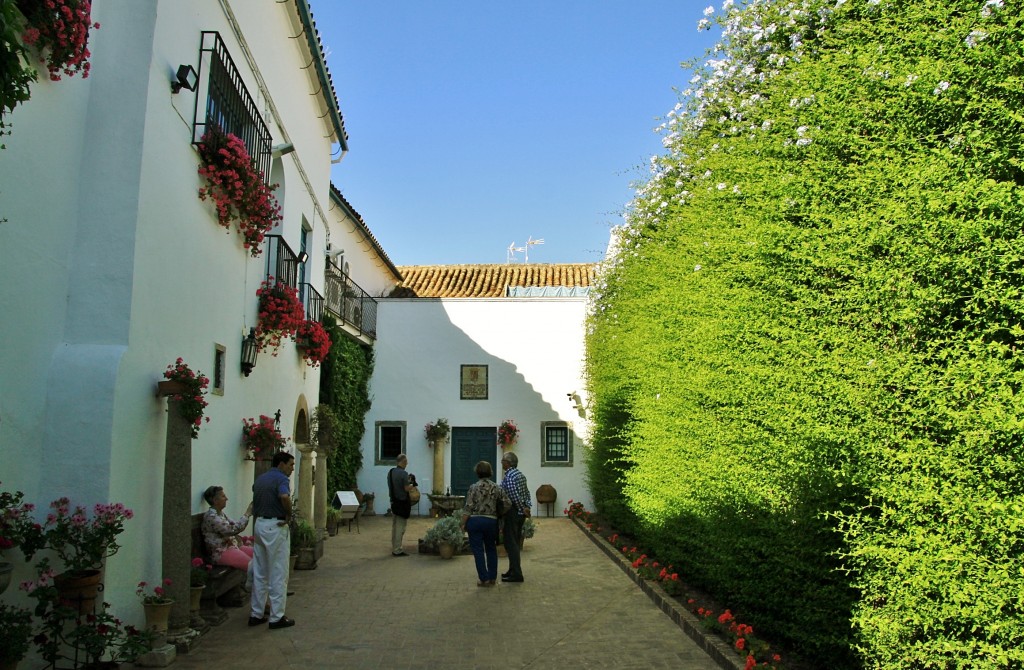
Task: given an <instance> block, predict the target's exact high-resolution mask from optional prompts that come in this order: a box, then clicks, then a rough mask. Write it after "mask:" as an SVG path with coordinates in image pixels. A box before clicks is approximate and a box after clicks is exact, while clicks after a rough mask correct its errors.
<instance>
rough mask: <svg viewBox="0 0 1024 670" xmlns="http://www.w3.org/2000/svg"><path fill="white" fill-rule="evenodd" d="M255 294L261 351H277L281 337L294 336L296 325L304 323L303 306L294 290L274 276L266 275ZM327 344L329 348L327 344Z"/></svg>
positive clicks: (299, 326)
mask: <svg viewBox="0 0 1024 670" xmlns="http://www.w3.org/2000/svg"><path fill="white" fill-rule="evenodd" d="M256 296H257V297H258V298H259V321H258V323H257V325H256V341H257V342H259V345H260V351H268V350H271V351H273V353H274V355H276V354H277V349H278V348H279V347H280V346H281V340H282V339H284V338H285V337H292V338H294V337H295V335H296V333H298V332H299V328H301V327H303V325H304V324H305V323H306V309H305V307H303V306H302V301H301V300H299V292H298V291H297V290H295V289H294V288H292V287H291V286H288V285H287V284H284V283H282V282H279V281H276V280H275V279H274V278H273V277H267V278H266V279H265V280H264V281H263V283H262V284H260V287H259V289H257V290H256ZM329 341H330V338H328V342H329ZM327 346H328V348H330V344H328V345H327Z"/></svg>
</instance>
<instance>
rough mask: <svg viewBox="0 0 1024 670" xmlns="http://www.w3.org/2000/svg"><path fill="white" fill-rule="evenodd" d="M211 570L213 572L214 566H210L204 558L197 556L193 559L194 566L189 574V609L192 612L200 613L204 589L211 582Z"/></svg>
mask: <svg viewBox="0 0 1024 670" xmlns="http://www.w3.org/2000/svg"><path fill="white" fill-rule="evenodd" d="M211 570H213V566H212V565H209V564H208V563H207V562H206V561H204V560H203V559H202V558H200V557H198V556H196V557H195V558H193V559H192V566H191V567H190V568H189V572H188V584H189V605H188V609H189V611H190V612H198V611H199V608H200V606H201V604H202V599H203V589H205V588H206V584H207V582H209V581H210V571H211Z"/></svg>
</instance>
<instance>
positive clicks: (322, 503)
mask: <svg viewBox="0 0 1024 670" xmlns="http://www.w3.org/2000/svg"><path fill="white" fill-rule="evenodd" d="M313 498H314V500H313V526H314V527H315V528H316V532H317V534H318V535H320V537H324V536H325V535H327V499H328V491H327V456H326V455H325V454H323V453H321V452H319V451H318V452H316V470H315V471H314V472H313Z"/></svg>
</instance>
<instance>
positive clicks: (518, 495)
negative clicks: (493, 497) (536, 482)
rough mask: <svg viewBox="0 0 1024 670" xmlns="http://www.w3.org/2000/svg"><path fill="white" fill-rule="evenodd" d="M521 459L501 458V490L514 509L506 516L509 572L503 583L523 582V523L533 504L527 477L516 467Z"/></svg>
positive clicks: (506, 546)
mask: <svg viewBox="0 0 1024 670" xmlns="http://www.w3.org/2000/svg"><path fill="white" fill-rule="evenodd" d="M517 465H519V457H518V456H516V455H515V454H513V453H512V452H509V453H507V454H505V455H503V456H502V457H501V467H502V469H503V470H504V471H505V475H504V476H503V477H502V478H501V488H503V489H505V493H507V494H508V497H509V498H511V499H512V509H511V510H509V512H508V514H506V515H505V531H504V532H505V551H506V552H507V553H508V572H506V573H504V574H502V575H501V581H503V582H521V581H523V568H522V565H521V564H520V561H519V558H520V556H519V552H520V548H519V547H520V544H521V543H522V541H523V522H524V521H526V517H528V516H530V508H531V507H533V502H532V501H531V500H530V489H529V488H527V486H526V477H525V476H524V475H523V473H522V472H520V471H519V470H518V469H517V468H516V466H517Z"/></svg>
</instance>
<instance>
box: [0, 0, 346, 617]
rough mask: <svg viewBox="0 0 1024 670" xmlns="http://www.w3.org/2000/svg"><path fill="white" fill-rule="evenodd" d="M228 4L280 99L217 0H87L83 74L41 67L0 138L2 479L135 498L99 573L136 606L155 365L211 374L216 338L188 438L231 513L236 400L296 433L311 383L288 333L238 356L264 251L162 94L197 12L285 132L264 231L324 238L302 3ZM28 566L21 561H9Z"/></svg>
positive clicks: (157, 551)
mask: <svg viewBox="0 0 1024 670" xmlns="http://www.w3.org/2000/svg"><path fill="white" fill-rule="evenodd" d="M225 4H226V5H227V6H228V7H230V8H232V9H233V11H234V12H235V15H236V18H237V19H238V23H239V25H240V26H241V29H242V30H243V33H244V38H245V41H246V43H247V44H248V45H249V48H250V49H251V51H252V53H253V58H254V59H255V62H256V65H257V67H258V68H259V71H260V72H261V73H262V79H263V81H264V82H266V85H267V86H268V87H269V94H270V97H272V98H273V99H274V101H275V105H276V108H277V111H278V116H277V117H275V116H274V115H272V114H270V113H269V112H268V111H267V105H266V102H265V101H266V98H267V92H266V91H263V90H262V89H261V85H260V82H259V78H258V77H257V76H256V74H255V72H253V71H252V69H251V68H250V66H249V62H248V59H246V58H245V57H244V53H243V51H244V50H243V49H242V47H241V44H240V42H239V40H238V38H237V36H236V35H235V32H234V30H233V28H232V26H231V24H230V22H229V21H228V19H227V17H226V16H225V14H224V12H223V11H222V4H221V3H219V2H209V1H208V0H149V1H142V0H139V1H137V2H132V3H130V5H131V11H125V8H126V7H127V4H126V3H125V2H123V0H95V2H94V3H93V19H94V20H95V21H98V22H99V23H100V24H101V26H102V27H101V29H99V30H94V31H92V34H91V37H90V49H91V51H92V54H93V56H92V58H91V61H92V72H91V74H90V76H89V78H88V79H84V80H83V79H81V78H78V77H75V78H69V79H65V80H63V81H61V82H49V81H46V80H45V76H44V77H43V80H41V81H39V82H37V83H36V84H34V85H33V87H32V99H31V100H30V101H29V102H27V103H25V104H23V105H20V106H19V107H18V108H17V109H16V110H15V111H14V113H13V114H12V115H11V116H10V120H11V123H12V127H11V129H12V131H13V134H12V135H10V136H9V137H5V138H4V141H5V144H6V145H7V147H8V148H7V149H6V150H4V151H2V152H0V217H6V218H7V219H8V222H7V223H4V224H2V225H0V311H2V313H3V315H4V316H3V318H0V341H3V342H4V346H3V347H0V460H2V462H3V463H4V467H3V469H2V474H0V481H2V485H0V488H3V490H7V491H11V490H21V491H24V492H25V493H26V496H27V498H28V499H30V500H32V501H33V502H36V503H37V504H38V505H39V506H40V507H41V508H42V510H43V511H44V512H45V508H46V505H47V504H48V503H49V501H51V500H53V499H55V498H57V497H59V496H63V495H67V496H69V497H71V499H72V501H73V502H75V503H82V504H86V505H89V506H91V505H92V504H93V503H97V502H107V501H118V502H123V503H124V504H126V505H127V506H129V507H131V508H132V509H133V510H134V511H135V513H136V516H135V519H133V520H132V521H130V522H129V523H128V524H127V528H126V531H125V533H124V534H123V535H122V536H121V538H120V543H121V545H122V547H123V548H122V550H121V551H120V552H119V553H118V554H117V555H116V556H114V557H112V558H111V559H109V560H108V569H107V577H106V587H107V598H108V599H109V600H110V602H112V603H115V604H119V606H120V607H122V608H127V609H121V610H120V611H119V615H121V616H125V617H126V618H129V619H133V618H137V617H139V616H140V615H141V609H139V610H138V611H135V610H136V609H138V608H137V601H136V599H135V598H134V593H133V591H134V587H135V584H136V582H138V581H139V580H140V579H146V580H149V581H153V580H156V579H158V578H159V576H160V558H161V542H162V538H161V525H162V524H161V518H160V517H161V510H162V486H163V465H164V464H163V453H164V438H165V430H166V401H164V400H158V399H156V398H155V397H154V393H155V385H156V382H157V381H158V380H159V379H160V378H161V377H162V373H163V371H164V369H165V367H166V366H167V365H168V364H169V363H172V362H173V361H174V360H175V359H176V358H177V357H178V356H181V357H182V358H184V359H185V360H186V361H187V362H188V363H189V364H190V366H191V367H192V368H193V369H198V370H201V371H202V372H204V373H205V374H207V375H208V376H210V377H211V378H212V376H213V367H214V351H215V346H216V345H218V344H219V345H223V346H224V347H225V348H226V365H225V372H226V376H225V392H224V394H223V395H213V394H210V395H208V397H207V399H208V401H209V403H210V406H209V407H208V408H207V412H206V415H207V416H208V417H210V419H211V421H210V423H208V424H204V425H203V427H202V430H201V432H200V436H199V438H198V439H196V440H195V441H194V442H193V457H192V470H193V477H192V494H191V504H192V511H193V512H200V511H203V510H204V509H205V505H204V504H203V503H202V501H201V497H200V494H201V491H202V490H203V489H205V487H206V486H208V485H210V484H214V483H216V484H220V485H222V486H224V487H225V488H226V489H227V491H228V495H229V497H230V498H231V499H232V501H231V502H230V503H229V506H228V510H227V511H228V513H229V514H231V515H234V516H237V515H238V514H240V513H241V512H242V511H243V510H244V508H245V505H246V502H247V500H248V499H249V496H250V494H249V489H250V487H251V484H252V475H253V465H252V463H250V462H247V461H244V460H242V450H241V448H240V446H239V441H240V436H241V425H242V423H241V422H242V419H243V418H246V417H255V416H258V415H259V414H261V413H262V414H267V415H273V414H274V412H275V411H276V410H278V409H280V410H281V415H282V422H281V429H282V432H284V433H285V434H286V435H292V434H293V431H294V430H295V419H296V415H297V414H298V412H299V411H300V409H302V408H308V409H309V410H312V408H313V407H315V405H316V401H317V398H318V395H319V378H320V371H319V368H310V367H308V366H307V365H306V364H305V363H304V361H303V360H302V358H301V356H300V355H299V353H298V352H297V351H296V350H295V346H294V344H292V343H291V342H290V341H286V342H285V344H284V346H283V347H282V349H281V351H280V352H279V354H278V355H277V356H271V355H270V354H267V353H264V354H261V355H260V357H259V360H258V363H257V366H256V369H255V370H254V371H253V373H252V375H251V376H250V377H248V378H245V377H243V376H242V374H241V372H240V370H239V357H240V343H241V340H242V338H243V336H244V334H245V333H247V332H248V328H249V327H251V326H254V325H256V312H257V297H256V290H257V288H258V287H259V285H260V281H261V280H262V279H263V277H264V275H265V272H266V267H265V258H266V253H265V254H264V256H261V257H259V258H256V259H253V258H251V257H250V256H249V255H248V252H246V251H245V250H244V249H243V248H242V246H241V242H240V237H239V236H238V234H237V232H235V230H234V229H232V230H231V231H226V230H225V229H223V228H221V227H219V226H218V225H217V223H216V216H215V210H214V208H213V205H212V204H211V202H209V201H206V202H201V201H200V200H199V199H198V197H197V190H198V188H199V187H200V185H201V181H200V178H199V176H198V175H197V168H198V165H199V159H198V154H197V152H196V151H195V149H194V147H193V146H192V145H191V124H192V120H193V104H194V101H195V96H196V93H192V92H189V91H188V90H182V91H181V92H179V93H178V94H177V95H173V94H172V93H171V91H170V81H171V79H172V77H173V73H174V71H175V70H176V68H177V66H178V64H179V63H192V64H197V59H198V51H199V43H200V32H201V31H202V30H216V31H219V32H220V34H221V37H222V39H223V40H224V42H225V44H226V45H227V48H228V50H229V52H230V53H231V55H232V57H233V59H234V61H235V65H236V66H237V67H238V68H239V70H240V72H241V75H242V78H243V80H244V81H245V85H246V87H247V88H248V89H249V91H250V93H251V94H252V95H253V97H254V98H256V99H257V101H258V102H259V103H260V107H261V113H264V116H265V120H266V121H267V123H268V127H269V129H270V132H271V134H272V136H273V141H274V143H279V142H282V141H284V139H285V138H287V139H288V141H291V142H293V143H294V144H295V146H296V151H295V153H293V154H290V155H287V156H284V157H283V158H281V159H280V162H279V164H278V170H277V171H276V172H278V173H280V174H281V177H282V180H283V181H284V186H285V188H284V189H283V192H284V193H285V194H286V198H285V200H284V202H283V211H284V214H285V218H284V221H283V222H282V224H281V226H280V227H279V229H278V230H275V231H274V232H275V233H276V234H280V235H283V236H284V237H285V238H286V239H287V241H288V242H289V244H290V245H291V246H292V248H293V249H296V250H297V249H298V241H299V231H300V227H301V225H302V221H303V220H306V221H307V223H308V224H309V225H310V226H311V228H312V231H311V237H310V244H311V247H312V248H317V249H321V250H322V248H323V245H324V240H325V239H326V221H325V217H324V215H323V214H322V213H323V212H325V211H326V210H327V209H328V207H329V202H328V197H329V196H328V194H329V169H330V158H331V154H332V150H334V149H336V145H332V143H331V141H330V140H329V139H327V138H325V136H326V135H327V134H328V133H329V124H328V123H327V122H325V121H324V120H323V119H321V118H320V117H321V116H322V112H321V111H320V110H321V109H322V105H323V101H322V100H318V99H317V98H315V97H314V96H310V95H309V92H310V91H311V90H315V89H314V88H313V87H312V85H311V84H310V83H309V82H308V80H307V79H305V76H306V75H305V74H304V71H303V70H302V67H303V66H305V65H307V64H308V61H309V55H308V53H306V54H305V55H303V54H302V51H301V49H300V48H298V47H297V46H296V40H294V39H292V38H293V36H294V35H295V34H296V33H297V32H298V31H297V30H296V27H295V26H296V24H295V22H294V20H293V16H292V15H293V14H294V11H295V9H294V5H293V4H292V3H291V2H286V3H268V2H256V1H255V0H231V1H230V2H227V3H225ZM205 74H206V73H205V72H204V73H203V76H204V77H205ZM205 84H206V81H205V79H201V81H200V90H203V87H204V86H205ZM299 165H301V166H302V167H303V169H304V171H305V173H306V177H305V179H303V177H302V176H301V175H300V171H299V169H298V166H299ZM307 180H308V182H309V183H308V185H307V183H306V181H307ZM307 281H309V282H311V283H313V284H314V285H315V286H316V287H317V288H318V290H320V292H321V293H323V256H322V254H319V253H313V252H312V251H311V252H310V265H309V269H308V271H307ZM293 488H294V487H293ZM25 577H27V568H26V569H22V568H21V566H20V564H19V572H18V573H17V574H16V575H15V578H16V579H20V578H25ZM11 595H13V596H14V597H18V596H17V594H11ZM5 597H6V596H5Z"/></svg>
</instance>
